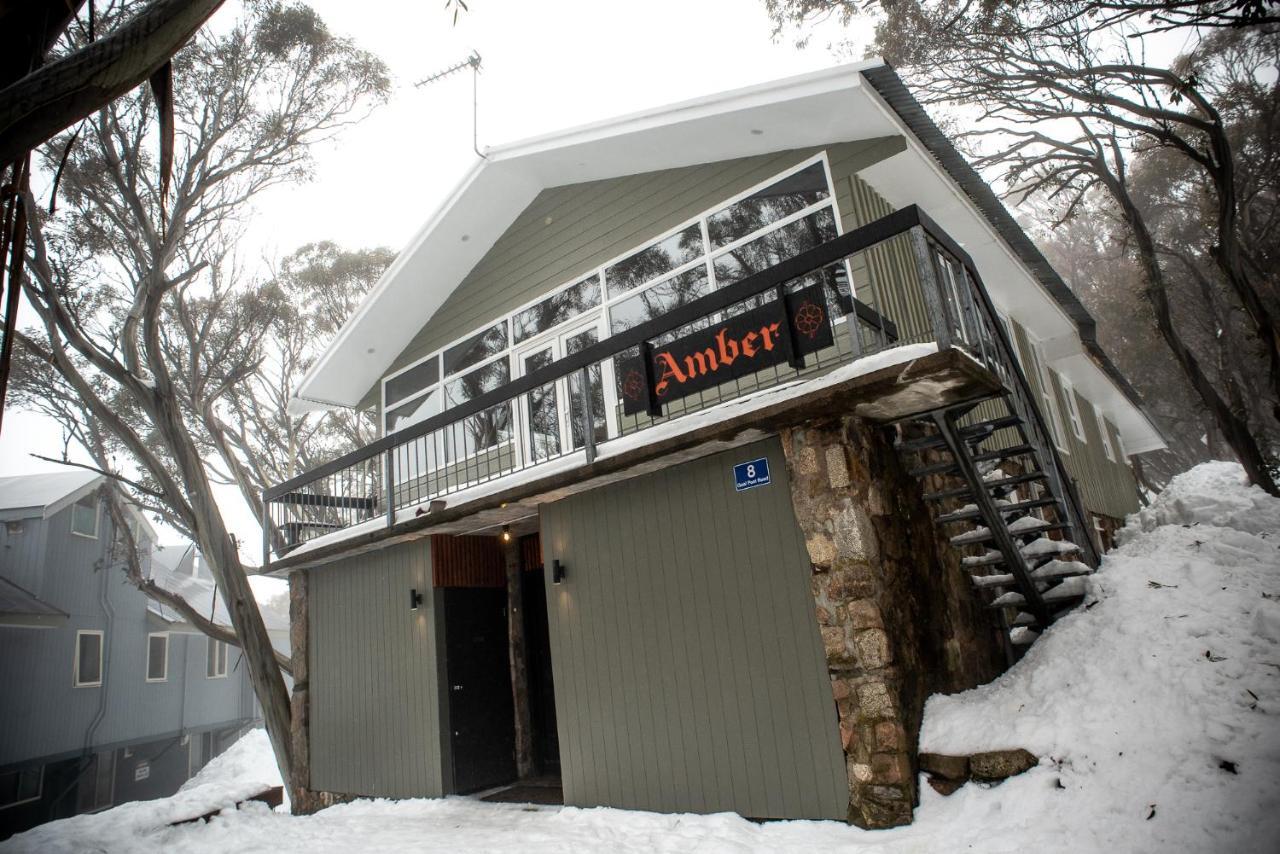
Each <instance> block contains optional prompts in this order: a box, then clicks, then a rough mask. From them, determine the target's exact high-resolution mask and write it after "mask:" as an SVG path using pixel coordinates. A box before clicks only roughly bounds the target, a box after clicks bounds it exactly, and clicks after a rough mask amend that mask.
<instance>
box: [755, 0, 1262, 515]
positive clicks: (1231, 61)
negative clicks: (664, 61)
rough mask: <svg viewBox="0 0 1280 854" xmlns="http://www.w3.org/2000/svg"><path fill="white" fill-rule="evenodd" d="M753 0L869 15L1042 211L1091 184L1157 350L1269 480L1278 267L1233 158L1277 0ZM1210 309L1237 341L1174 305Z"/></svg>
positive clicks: (802, 14)
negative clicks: (1156, 184) (1178, 233)
mask: <svg viewBox="0 0 1280 854" xmlns="http://www.w3.org/2000/svg"><path fill="white" fill-rule="evenodd" d="M766 5H767V7H768V9H769V11H770V13H771V15H772V16H773V19H774V21H775V24H776V25H777V26H778V27H779V31H781V30H782V29H785V28H786V27H789V26H799V27H801V28H804V27H805V26H807V25H808V24H809V23H812V22H813V21H814V20H816V19H818V18H821V17H823V16H831V15H837V16H840V17H841V18H843V19H844V20H846V21H851V20H852V19H853V18H854V17H858V16H867V17H866V20H867V21H869V22H870V21H874V23H875V42H874V45H873V47H872V51H873V52H876V53H879V54H881V55H882V56H884V57H885V58H886V59H887V60H889V61H890V62H892V63H893V64H895V65H898V66H900V67H902V68H903V69H904V71H906V72H907V74H906V76H907V78H908V79H909V81H910V83H911V86H912V88H913V90H914V92H915V94H916V95H917V97H918V98H919V99H920V100H921V101H922V102H924V103H926V104H930V105H937V106H939V107H942V108H943V109H945V110H947V111H949V114H950V115H952V116H953V117H954V118H955V121H956V123H957V126H961V127H963V128H964V130H963V131H961V132H960V133H959V134H958V135H957V136H958V138H959V139H960V140H961V141H962V142H963V143H964V144H966V145H967V146H968V147H969V148H970V149H971V150H972V151H973V152H974V154H975V161H974V162H975V166H977V168H979V169H980V170H981V171H984V172H985V173H986V174H988V175H991V176H993V177H995V178H996V179H997V182H998V183H1000V184H1001V185H1002V186H1003V188H1004V189H1005V191H1006V192H1007V193H1008V194H1010V195H1012V196H1013V197H1015V198H1019V199H1022V198H1027V197H1039V198H1040V199H1042V200H1047V201H1048V202H1049V203H1050V204H1051V205H1052V209H1053V213H1054V218H1053V220H1052V221H1051V223H1050V224H1051V225H1053V224H1056V223H1061V222H1063V221H1066V220H1069V219H1071V218H1073V217H1076V216H1078V215H1080V214H1081V212H1082V211H1083V210H1085V209H1086V208H1087V207H1088V205H1087V202H1088V201H1089V200H1090V199H1091V198H1092V197H1094V196H1095V195H1096V194H1100V195H1102V196H1105V197H1106V199H1107V205H1109V207H1110V209H1111V210H1112V211H1114V212H1115V214H1116V215H1117V219H1118V222H1119V224H1120V229H1119V231H1120V232H1121V236H1122V239H1123V242H1124V245H1125V247H1126V250H1127V252H1128V253H1129V254H1130V255H1131V256H1132V257H1133V258H1134V259H1135V261H1136V262H1137V264H1138V267H1139V269H1140V271H1141V276H1140V280H1139V281H1140V282H1141V288H1142V290H1143V292H1144V294H1145V297H1146V299H1147V300H1148V302H1149V304H1150V305H1151V308H1152V312H1151V322H1152V323H1153V324H1154V326H1155V329H1156V330H1157V331H1158V333H1159V335H1160V338H1161V340H1162V341H1163V342H1164V344H1165V347H1166V349H1167V351H1168V353H1169V354H1170V355H1171V356H1172V358H1173V360H1174V361H1175V363H1176V364H1177V365H1178V367H1179V369H1180V371H1181V372H1182V373H1183V375H1184V376H1185V377H1186V379H1187V382H1188V383H1189V384H1190V385H1191V387H1192V388H1193V389H1194V390H1195V392H1196V395H1197V397H1198V399H1199V400H1200V401H1201V403H1202V405H1203V406H1204V408H1205V409H1206V411H1207V412H1209V413H1210V414H1211V416H1212V418H1213V420H1214V423H1215V425H1216V426H1217V428H1218V429H1219V431H1220V432H1221V434H1222V435H1223V436H1224V438H1225V440H1226V442H1227V444H1228V445H1229V446H1230V447H1231V449H1232V451H1233V452H1234V453H1235V455H1236V456H1237V457H1238V458H1239V460H1240V462H1241V463H1242V464H1243V465H1244V467H1245V469H1246V470H1247V472H1248V474H1249V476H1250V478H1251V479H1252V480H1253V481H1254V482H1255V483H1257V484H1258V485H1260V486H1262V487H1263V488H1264V489H1266V490H1267V491H1268V492H1270V493H1272V494H1280V488H1278V487H1277V483H1276V475H1275V471H1276V452H1277V442H1278V439H1277V436H1278V430H1280V276H1278V274H1277V271H1276V266H1275V264H1274V261H1273V256H1272V255H1271V254H1270V253H1269V250H1267V249H1266V248H1265V247H1263V246H1261V245H1259V243H1258V242H1257V241H1256V239H1255V237H1256V235H1255V233H1254V230H1255V229H1256V228H1257V227H1258V226H1259V225H1260V224H1261V225H1263V226H1264V227H1267V226H1265V224H1266V223H1269V222H1270V221H1271V220H1272V218H1273V213H1274V207H1275V194H1274V192H1267V191H1258V189H1257V185H1256V181H1255V182H1254V184H1253V185H1250V180H1251V179H1250V177H1249V176H1247V175H1246V174H1245V173H1246V172H1248V171H1249V170H1248V168H1247V166H1248V164H1246V163H1245V158H1246V157H1253V156H1254V155H1252V154H1247V152H1248V151H1249V150H1250V149H1251V148H1252V149H1257V148H1259V147H1261V148H1262V149H1263V150H1266V146H1269V145H1271V144H1272V143H1273V142H1274V140H1273V139H1271V138H1270V136H1271V135H1272V134H1271V131H1270V130H1269V128H1270V127H1272V126H1274V122H1272V121H1271V119H1272V117H1274V115H1275V105H1276V102H1277V93H1278V92H1280V89H1278V88H1277V83H1276V80H1275V74H1274V71H1271V72H1267V71H1266V68H1267V67H1268V65H1271V66H1274V59H1275V56H1276V53H1277V47H1276V45H1277V42H1278V40H1280V23H1278V22H1277V15H1276V12H1277V10H1278V9H1280V6H1278V5H1277V3H1276V2H1273V0H1257V2H1233V0H1220V2H1209V3H1197V4H1191V3H1181V2H1166V3H1151V2H1139V0H1112V2H1100V0H1062V2H1048V0H1027V1H1026V2H1017V3H1014V2H998V1H997V0H985V2H975V0H899V2H890V0H881V2H854V0H766ZM1171 29H1172V30H1176V31H1177V33H1178V35H1179V36H1185V37H1186V38H1187V40H1188V43H1189V44H1190V47H1189V48H1188V49H1187V50H1185V51H1184V52H1183V53H1181V54H1180V55H1172V51H1169V50H1168V49H1167V46H1168V40H1167V38H1165V40H1163V41H1162V40H1161V39H1162V38H1164V37H1162V36H1160V35H1158V33H1159V32H1160V31H1166V30H1171ZM1162 50H1163V52H1164V53H1165V54H1166V55H1165V56H1163V57H1161V56H1160V54H1161V52H1162ZM1241 92H1246V93H1251V94H1247V95H1246V96H1245V97H1243V98H1242V97H1240V94H1241ZM1260 119H1261V120H1260ZM1268 123H1270V124H1268ZM1260 138H1261V139H1260ZM1157 159H1163V160H1165V161H1166V162H1165V167H1164V168H1165V171H1166V172H1167V173H1168V174H1170V175H1172V174H1173V173H1175V172H1180V173H1181V177H1180V179H1179V180H1181V182H1182V185H1183V190H1184V191H1189V193H1190V194H1189V195H1188V192H1183V197H1184V200H1186V199H1190V198H1191V197H1193V196H1194V197H1195V198H1196V199H1197V202H1198V203H1197V204H1195V205H1183V206H1182V208H1181V210H1180V212H1179V215H1181V216H1184V217H1185V216H1191V217H1193V220H1194V224H1195V228H1194V230H1193V232H1188V231H1187V230H1186V229H1183V230H1182V233H1183V235H1184V236H1186V235H1188V234H1191V233H1194V239H1193V240H1192V241H1191V242H1190V243H1185V242H1182V241H1180V240H1178V239H1173V238H1172V237H1171V233H1170V232H1169V231H1168V229H1167V226H1168V225H1169V223H1168V221H1167V217H1166V214H1167V209H1165V208H1163V207H1161V206H1159V205H1157V204H1155V203H1154V200H1155V199H1156V198H1157V197H1158V194H1153V193H1152V192H1151V190H1152V187H1151V186H1150V185H1149V184H1148V185H1147V186H1145V187H1140V186H1139V181H1138V179H1139V178H1141V176H1142V174H1143V172H1147V173H1150V172H1151V171H1152V169H1153V168H1154V166H1153V165H1152V164H1153V163H1154V162H1155V161H1156V160H1157ZM1255 159H1258V160H1265V159H1266V156H1265V155H1258V156H1257V157H1256V158H1255ZM1170 163H1173V164H1176V165H1177V169H1173V170H1170V169H1169V164H1170ZM1255 177H1256V176H1255ZM1272 186H1273V185H1272ZM1166 238H1169V239H1166ZM1179 252H1180V253H1182V254H1183V255H1184V256H1185V257H1184V259H1179V258H1178V256H1177V253H1179ZM1185 261H1189V262H1191V265H1192V268H1194V270H1195V271H1196V272H1197V273H1199V274H1201V275H1202V277H1203V281H1202V282H1200V283H1199V284H1200V285H1202V287H1201V288H1200V290H1199V293H1198V294H1193V295H1192V296H1190V297H1188V298H1186V299H1184V300H1183V303H1182V305H1176V304H1175V303H1174V302H1173V301H1171V300H1170V293H1171V285H1170V280H1169V276H1170V270H1171V268H1172V267H1173V266H1174V265H1179V266H1181V267H1185ZM1215 305H1216V306H1217V308H1216V309H1215V308H1214V306H1215ZM1215 310H1216V311H1218V312H1219V313H1220V314H1221V315H1222V316H1224V317H1229V318H1230V319H1231V321H1230V322H1229V323H1225V324H1223V325H1221V326H1220V332H1221V334H1222V335H1223V336H1231V337H1232V340H1233V341H1235V342H1237V343H1238V347H1236V353H1235V354H1234V355H1231V356H1230V358H1229V359H1227V360H1225V361H1224V360H1223V359H1222V358H1221V357H1222V355H1223V354H1222V353H1220V352H1219V350H1218V348H1217V347H1216V346H1214V347H1213V348H1211V349H1210V350H1209V351H1208V352H1206V351H1205V349H1204V348H1201V347H1196V346H1192V345H1191V344H1189V343H1188V340H1187V338H1186V336H1185V335H1184V330H1185V325H1186V318H1187V316H1188V315H1190V316H1192V317H1194V316H1197V315H1199V314H1200V313H1203V312H1213V311H1215ZM1228 355H1230V354H1228ZM1254 363H1257V364H1261V365H1262V366H1263V369H1262V370H1261V372H1260V376H1258V377H1256V378H1255V379H1251V380H1249V383H1251V384H1252V387H1253V389H1254V392H1255V393H1254V394H1251V395H1250V394H1244V393H1240V394H1238V395H1236V394H1234V393H1233V392H1232V387H1231V384H1232V383H1235V385H1236V386H1237V387H1240V388H1243V387H1245V386H1246V385H1247V384H1249V383H1246V381H1245V380H1244V379H1243V378H1242V376H1243V374H1245V373H1250V374H1252V373H1253V372H1252V370H1251V368H1250V365H1251V364H1254Z"/></svg>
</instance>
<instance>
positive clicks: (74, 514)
mask: <svg viewBox="0 0 1280 854" xmlns="http://www.w3.org/2000/svg"><path fill="white" fill-rule="evenodd" d="M71 533H73V534H76V535H78V536H81V537H89V538H90V539H94V540H96V539H97V538H98V496H97V495H96V494H93V493H91V494H89V495H86V496H84V497H83V498H81V499H80V500H79V501H77V502H76V503H75V504H72V505H71Z"/></svg>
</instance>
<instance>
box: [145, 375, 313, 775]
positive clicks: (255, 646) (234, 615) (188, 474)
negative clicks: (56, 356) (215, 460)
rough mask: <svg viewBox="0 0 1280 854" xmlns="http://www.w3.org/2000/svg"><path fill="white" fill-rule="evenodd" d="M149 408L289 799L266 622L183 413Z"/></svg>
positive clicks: (280, 684)
mask: <svg viewBox="0 0 1280 854" xmlns="http://www.w3.org/2000/svg"><path fill="white" fill-rule="evenodd" d="M157 401H158V403H157V406H156V411H155V413H154V421H155V424H156V427H157V428H158V429H159V430H160V432H161V434H162V435H163V437H164V442H165V445H166V446H167V447H168V448H169V449H171V450H172V453H173V460H174V462H175V464H176V465H177V467H178V471H179V473H180V476H181V478H182V483H183V485H184V487H185V489H186V492H187V496H186V497H187V499H188V501H190V503H191V509H192V511H193V513H194V515H195V525H194V528H195V530H194V533H195V535H196V544H197V545H198V546H199V547H200V552H201V554H203V555H204V557H205V560H206V561H208V563H209V569H210V571H211V572H212V573H213V577H214V579H215V580H216V581H217V582H218V584H219V586H220V587H221V588H222V591H223V597H224V599H225V600H226V606H227V612H228V613H229V614H230V615H231V625H232V627H233V628H234V629H235V632H236V636H237V637H239V638H240V642H241V649H242V650H243V651H244V660H245V663H246V664H247V665H248V668H249V681H250V682H251V683H252V685H253V691H254V693H255V694H256V695H257V697H258V702H259V703H260V704H261V706H262V718H263V722H264V723H265V724H266V729H267V735H268V736H269V737H270V739H271V748H272V750H273V751H274V753H275V757H276V764H277V765H279V767H280V776H281V778H282V779H283V780H284V784H285V785H286V786H287V787H288V789H289V797H290V799H292V798H293V797H294V796H295V795H296V794H297V793H298V792H297V787H296V785H295V775H294V772H293V750H292V741H291V726H290V719H291V712H290V704H289V693H288V691H287V690H286V689H285V684H284V677H283V676H282V675H281V672H280V667H279V665H277V664H276V658H275V650H274V648H273V647H272V646H271V637H270V636H269V635H268V634H267V627H266V624H265V623H263V621H262V614H261V613H259V611H258V606H257V602H256V601H255V600H254V598H253V590H252V588H250V586H249V579H248V576H247V575H246V574H245V571H244V566H243V565H242V564H241V563H240V555H239V553H238V552H237V551H236V548H235V545H234V544H233V542H232V539H231V535H230V534H229V533H228V531H227V528H226V524H225V523H224V522H223V519H222V513H221V512H220V511H219V509H218V505H217V503H216V502H215V501H214V498H213V490H212V488H211V486H210V484H209V479H208V476H207V474H206V472H205V470H204V464H203V462H202V461H201V459H200V454H199V452H198V451H197V450H196V448H195V445H194V443H193V442H192V441H191V437H190V436H189V435H188V434H187V432H186V430H185V427H184V424H183V422H182V415H181V413H180V412H178V411H177V409H176V407H175V406H174V405H173V402H172V401H171V400H168V399H164V398H160V397H157Z"/></svg>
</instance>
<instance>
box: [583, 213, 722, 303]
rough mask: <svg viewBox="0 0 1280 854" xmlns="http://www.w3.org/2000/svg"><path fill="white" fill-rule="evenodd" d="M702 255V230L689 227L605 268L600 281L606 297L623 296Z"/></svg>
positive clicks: (696, 227)
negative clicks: (606, 290) (604, 285)
mask: <svg viewBox="0 0 1280 854" xmlns="http://www.w3.org/2000/svg"><path fill="white" fill-rule="evenodd" d="M702 255H703V247H702V227H701V226H700V225H691V226H689V227H688V228H686V229H684V230H683V231H680V232H677V233H676V234H673V235H671V236H670V237H664V238H663V239H662V240H660V241H658V242H657V243H655V244H653V245H652V246H647V247H645V248H644V249H641V250H640V251H639V252H635V253H633V254H631V255H628V256H627V257H626V258H623V259H622V260H621V261H619V262H618V263H616V264H614V265H612V266H610V267H606V268H605V270H604V281H605V284H606V285H607V286H608V288H609V296H611V297H614V296H617V295H618V294H622V293H626V292H627V291H629V290H631V289H632V288H635V287H638V286H640V285H643V284H644V283H645V282H650V281H653V280H654V279H656V278H658V277H659V276H665V275H666V274H667V273H670V272H671V271H672V270H674V269H676V268H677V267H682V266H684V265H685V264H687V263H689V262H690V261H696V260H698V259H699V258H701V257H702Z"/></svg>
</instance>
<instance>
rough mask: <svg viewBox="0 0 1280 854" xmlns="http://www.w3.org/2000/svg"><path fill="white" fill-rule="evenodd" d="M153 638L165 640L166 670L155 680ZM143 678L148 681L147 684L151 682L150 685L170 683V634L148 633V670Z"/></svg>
mask: <svg viewBox="0 0 1280 854" xmlns="http://www.w3.org/2000/svg"><path fill="white" fill-rule="evenodd" d="M152 638H163V639H164V646H163V649H164V668H163V673H162V674H161V675H160V676H159V677H155V678H153V677H152V676H151V639H152ZM143 676H144V678H145V679H146V681H147V682H150V683H157V682H168V681H169V633H168V632H148V633H147V657H146V670H145V671H144V672H143Z"/></svg>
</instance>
